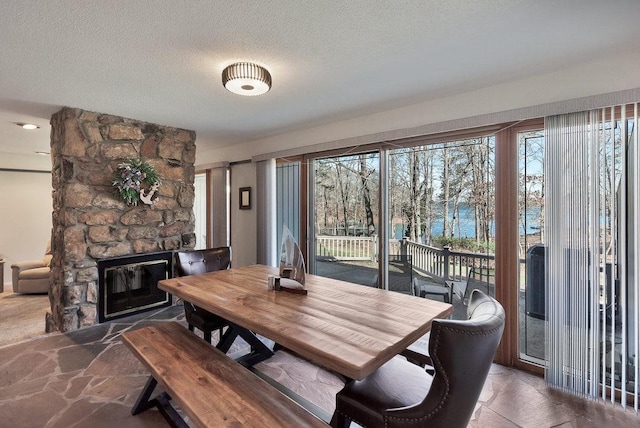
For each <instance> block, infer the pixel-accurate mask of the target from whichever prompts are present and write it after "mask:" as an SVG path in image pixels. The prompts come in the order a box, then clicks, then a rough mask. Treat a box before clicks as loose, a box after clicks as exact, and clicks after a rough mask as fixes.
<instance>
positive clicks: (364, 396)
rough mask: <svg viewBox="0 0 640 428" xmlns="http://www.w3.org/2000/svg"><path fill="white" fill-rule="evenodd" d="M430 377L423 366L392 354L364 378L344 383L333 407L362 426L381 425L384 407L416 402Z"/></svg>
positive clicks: (427, 388)
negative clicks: (389, 358)
mask: <svg viewBox="0 0 640 428" xmlns="http://www.w3.org/2000/svg"><path fill="white" fill-rule="evenodd" d="M432 380H433V377H432V376H431V375H429V374H428V373H427V372H426V371H425V370H424V369H422V368H420V367H418V366H417V365H415V364H411V363H409V362H407V361H406V360H404V359H402V358H400V357H395V358H392V359H391V360H390V361H389V362H387V363H386V364H384V365H383V366H382V367H380V368H379V369H378V370H376V371H375V372H373V373H372V374H371V375H369V376H367V377H366V378H365V379H363V380H359V381H353V382H351V383H349V384H347V385H346V386H345V387H344V389H342V391H340V392H339V393H338V395H337V397H336V411H337V412H340V413H343V414H345V415H348V416H349V417H350V418H353V420H354V422H356V423H358V424H360V425H363V426H384V421H383V419H382V414H384V412H385V410H386V409H390V408H400V407H407V406H412V405H415V404H418V403H420V402H421V401H422V400H424V398H425V397H426V395H427V393H428V392H429V389H430V388H431V382H432ZM356 415H357V417H356Z"/></svg>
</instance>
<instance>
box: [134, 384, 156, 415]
mask: <svg viewBox="0 0 640 428" xmlns="http://www.w3.org/2000/svg"><path fill="white" fill-rule="evenodd" d="M157 384H158V381H157V380H155V379H154V378H153V376H149V379H147V383H146V385H145V386H144V388H143V389H142V392H140V396H139V397H138V400H137V401H136V404H134V405H133V408H132V409H131V414H132V415H137V414H138V413H142V412H144V411H145V410H147V409H149V408H151V407H153V406H155V405H156V404H157V403H156V400H155V398H154V399H152V400H149V397H151V394H152V393H153V390H154V389H155V388H156V385H157Z"/></svg>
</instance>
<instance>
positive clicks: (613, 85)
mask: <svg viewBox="0 0 640 428" xmlns="http://www.w3.org/2000/svg"><path fill="white" fill-rule="evenodd" d="M507 60H508V59H505V61H507ZM638 70H640V52H624V53H622V54H619V55H618V56H615V57H609V58H602V60H600V61H597V62H592V63H587V64H581V65H580V66H577V67H572V68H568V69H563V70H558V71H556V72H554V73H547V74H543V75H538V76H532V77H529V78H526V79H521V80H516V81H512V82H508V83H504V84H500V85H495V86H490V87H486V88H478V89H476V90H473V91H469V92H465V93H461V94H455V95H451V96H448V97H444V98H440V99H435V100H434V99H432V100H425V101H424V102H422V103H418V104H414V105H410V106H406V107H402V108H397V109H393V110H387V111H381V112H379V113H376V114H371V115H368V116H362V117H355V118H353V117H351V118H350V117H345V120H342V121H337V122H333V123H329V124H326V125H322V126H316V127H313V128H308V129H300V130H293V131H291V132H287V133H283V134H280V135H277V136H274V137H269V138H264V139H261V140H257V141H250V142H246V143H243V144H235V145H233V146H229V147H225V148H222V149H218V150H204V149H202V148H201V149H200V150H199V151H198V159H196V165H203V164H208V163H213V162H222V161H232V162H233V161H238V160H245V159H251V157H252V156H256V155H260V154H265V153H272V152H277V151H281V150H289V149H292V148H298V147H304V146H313V145H316V144H322V143H326V142H337V147H339V146H340V140H343V139H354V138H358V137H362V136H367V135H369V134H376V133H384V132H390V131H396V130H403V129H411V128H415V127H421V126H425V125H429V124H438V123H443V122H447V121H452V120H456V119H462V118H468V117H474V116H479V115H486V114H491V113H498V112H504V111H510V110H515V109H520V108H525V107H532V106H538V105H541V104H547V103H554V102H558V101H565V100H573V99H576V98H582V97H588V96H593V95H599V94H607V93H611V92H616V91H623V90H629V89H635V88H640V73H639V72H638ZM520 119H527V118H524V117H522V118H520ZM378 141H379V140H378ZM353 144H354V143H353V141H348V140H347V141H345V143H344V145H343V147H344V146H351V145H353ZM312 151H313V150H312Z"/></svg>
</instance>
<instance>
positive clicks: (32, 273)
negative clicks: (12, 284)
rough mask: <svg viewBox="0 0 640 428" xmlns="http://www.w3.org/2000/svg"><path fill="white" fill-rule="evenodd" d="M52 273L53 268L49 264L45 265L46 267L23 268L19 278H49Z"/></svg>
mask: <svg viewBox="0 0 640 428" xmlns="http://www.w3.org/2000/svg"><path fill="white" fill-rule="evenodd" d="M50 274H51V268H50V267H49V266H45V267H39V268H34V269H28V270H23V271H22V272H20V274H19V275H18V278H19V279H43V278H49V275H50Z"/></svg>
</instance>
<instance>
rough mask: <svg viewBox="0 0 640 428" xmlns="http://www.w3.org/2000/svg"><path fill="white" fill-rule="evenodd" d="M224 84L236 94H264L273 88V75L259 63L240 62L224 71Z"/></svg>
mask: <svg viewBox="0 0 640 428" xmlns="http://www.w3.org/2000/svg"><path fill="white" fill-rule="evenodd" d="M222 84H223V85H224V87H225V88H227V90H228V91H231V92H233V93H234V94H238V95H246V96H253V95H262V94H264V93H265V92H267V91H268V90H269V89H271V75H270V74H269V72H268V71H267V69H265V68H264V67H260V66H259V65H256V64H251V63H248V62H238V63H236V64H231V65H230V66H228V67H227V68H225V69H224V70H223V71H222Z"/></svg>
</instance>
